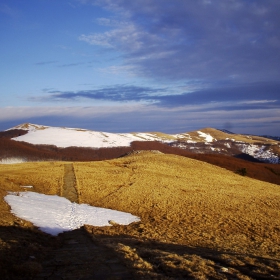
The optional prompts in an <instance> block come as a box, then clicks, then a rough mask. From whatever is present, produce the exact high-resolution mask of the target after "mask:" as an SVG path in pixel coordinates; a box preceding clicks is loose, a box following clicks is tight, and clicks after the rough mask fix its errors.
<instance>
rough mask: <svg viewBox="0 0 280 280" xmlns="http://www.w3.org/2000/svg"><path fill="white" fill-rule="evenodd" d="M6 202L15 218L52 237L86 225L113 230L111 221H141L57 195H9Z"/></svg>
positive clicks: (24, 193) (126, 222)
mask: <svg viewBox="0 0 280 280" xmlns="http://www.w3.org/2000/svg"><path fill="white" fill-rule="evenodd" d="M4 199H5V201H6V202H7V203H8V204H9V205H10V206H11V212H12V213H13V214H15V215H16V216H17V217H19V218H21V219H24V220H28V221H30V222H32V223H33V224H34V225H35V226H37V227H39V229H40V230H41V231H43V232H46V233H48V234H51V235H58V234H59V233H62V232H65V231H71V230H74V229H77V228H80V227H81V226H83V225H84V224H88V225H93V226H110V223H109V221H110V220H113V221H115V223H118V224H121V225H128V224H130V223H133V222H138V221H140V219H139V218H138V217H136V216H133V215H131V214H130V213H125V212H121V211H116V210H111V209H106V208H100V207H92V206H89V205H87V204H76V203H72V202H70V201H69V200H68V199H66V198H64V197H59V196H57V195H45V194H40V193H35V192H19V193H10V194H8V195H6V196H5V198H4Z"/></svg>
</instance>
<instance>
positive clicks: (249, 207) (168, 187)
mask: <svg viewBox="0 0 280 280" xmlns="http://www.w3.org/2000/svg"><path fill="white" fill-rule="evenodd" d="M73 166H74V171H75V176H76V183H77V186H76V188H77V192H78V196H79V197H78V200H79V203H87V204H90V205H93V206H99V207H105V208H111V209H115V210H119V211H124V212H130V213H132V214H133V215H136V216H138V217H140V218H141V222H140V223H134V224H131V225H129V226H120V225H114V226H111V227H100V228H98V227H93V226H88V225H87V226H85V230H86V231H87V233H88V234H89V235H90V236H91V238H92V239H93V242H97V243H98V244H101V245H102V246H106V247H107V248H110V249H111V250H113V251H114V252H115V253H116V254H117V256H118V257H119V258H120V259H121V260H122V261H123V262H124V263H125V264H126V266H127V267H128V268H129V269H131V270H132V271H133V272H134V273H135V275H136V277H139V279H142V278H141V277H143V279H279V277H280V272H279V271H280V257H279V256H280V225H279V218H280V214H279V213H280V212H279V210H280V188H279V186H278V185H274V184H270V183H267V182H262V181H259V180H255V179H251V178H248V177H244V176H240V175H237V174H235V173H234V172H231V171H228V170H226V169H223V168H220V167H217V166H214V165H211V164H208V163H205V162H201V161H197V160H194V159H189V158H184V157H181V156H175V155H165V154H161V153H157V152H142V153H135V154H132V155H130V156H126V157H123V158H120V159H115V160H108V161H100V162H86V163H85V162H74V163H73ZM63 174H64V163H63V162H49V163H24V164H16V165H5V166H4V165H1V166H0V194H1V203H0V211H1V218H0V223H1V224H0V225H1V230H0V233H1V256H0V260H3V259H4V258H5V256H3V254H4V253H5V254H6V256H7V255H8V256H9V254H10V255H11V254H12V253H14V252H15V251H16V249H15V248H17V247H16V246H22V242H23V241H22V239H20V238H19V237H18V235H17V234H15V236H14V238H12V237H11V236H9V238H8V237H7V235H5V234H4V232H6V231H5V230H6V229H7V227H9V228H10V232H14V230H15V229H16V230H20V229H24V232H25V233H26V234H27V233H28V235H25V237H24V238H25V239H24V240H25V241H26V240H28V242H29V243H30V244H32V242H33V243H36V242H37V243H38V242H39V241H38V240H37V239H38V238H39V239H40V240H42V241H41V243H40V244H41V245H40V246H41V248H45V250H50V249H51V248H52V247H51V246H53V245H52V244H53V243H48V241H46V238H47V237H46V235H41V234H40V233H39V232H38V230H36V229H35V228H33V226H32V225H31V224H30V223H28V222H26V221H19V220H18V219H17V218H16V217H14V216H13V215H12V214H11V213H10V212H9V206H8V205H7V204H6V203H5V202H4V200H3V197H4V196H5V195H6V194H7V192H8V191H22V189H23V188H22V187H21V186H25V185H32V186H34V188H33V191H36V192H40V193H45V194H58V195H60V194H61V188H62V185H63ZM42 236H43V237H42ZM11 240H13V241H11ZM52 242H54V240H53V238H52ZM37 243H36V244H37ZM11 244H12V245H13V246H12V245H11ZM50 244H51V245H50ZM38 246H39V245H38ZM48 246H49V247H48ZM35 247H36V246H35ZM9 248H13V250H12V249H11V250H9ZM30 250H31V249H30ZM34 250H35V249H34ZM36 252H37V251H36V250H35V251H34V252H33V251H32V250H31V251H30V254H31V253H33V254H36ZM6 258H7V257H6ZM22 258H24V255H21V254H19V255H16V258H15V256H13V257H12V256H10V261H9V258H8V260H5V261H6V264H7V265H10V266H11V267H13V265H14V264H13V262H17V263H19V264H20V262H22V263H24V260H23V259H22ZM44 258H47V256H45V255H44V254H43V255H42V257H41V259H40V258H38V262H39V264H41V265H42V263H43V260H44ZM9 271H10V270H9V268H6V270H5V271H4V272H3V273H6V275H8V273H9ZM3 275H5V274H3ZM7 279H8V278H7Z"/></svg>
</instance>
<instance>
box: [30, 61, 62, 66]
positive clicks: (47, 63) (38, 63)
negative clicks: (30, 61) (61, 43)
mask: <svg viewBox="0 0 280 280" xmlns="http://www.w3.org/2000/svg"><path fill="white" fill-rule="evenodd" d="M57 62H58V61H57V60H50V61H40V62H36V63H35V65H39V66H43V65H49V64H55V63H57Z"/></svg>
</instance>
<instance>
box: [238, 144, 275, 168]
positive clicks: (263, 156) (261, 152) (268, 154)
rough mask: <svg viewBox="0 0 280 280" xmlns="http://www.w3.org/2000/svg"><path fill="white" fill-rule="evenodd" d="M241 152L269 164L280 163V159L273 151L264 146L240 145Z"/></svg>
mask: <svg viewBox="0 0 280 280" xmlns="http://www.w3.org/2000/svg"><path fill="white" fill-rule="evenodd" d="M238 146H239V148H240V150H241V151H242V152H243V153H245V154H248V155H250V156H252V157H254V158H256V159H258V160H261V161H264V162H269V163H274V164H276V163H279V161H280V159H279V157H278V156H277V155H275V154H274V153H273V152H272V151H271V150H267V149H266V146H264V145H261V146H259V145H254V144H249V145H248V144H238Z"/></svg>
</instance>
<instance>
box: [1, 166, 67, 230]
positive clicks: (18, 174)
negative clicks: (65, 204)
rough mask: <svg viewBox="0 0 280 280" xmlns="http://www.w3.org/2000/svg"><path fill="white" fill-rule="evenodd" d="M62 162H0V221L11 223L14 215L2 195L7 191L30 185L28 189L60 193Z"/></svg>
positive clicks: (62, 171)
mask: <svg viewBox="0 0 280 280" xmlns="http://www.w3.org/2000/svg"><path fill="white" fill-rule="evenodd" d="M63 174H64V164H63V163H60V162H36V163H35V162H33V163H32V162H29V163H20V164H0V196H1V202H0V213H1V215H0V223H1V225H4V224H5V225H6V224H8V225H12V224H13V223H14V217H13V216H12V214H10V211H9V206H8V205H7V204H6V203H5V202H4V200H3V197H4V196H6V195H7V192H8V191H10V192H20V191H24V190H25V188H23V186H32V187H33V188H32V189H29V188H28V189H26V190H29V191H35V192H39V193H44V194H57V195H59V194H60V191H61V186H62V184H63Z"/></svg>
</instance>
